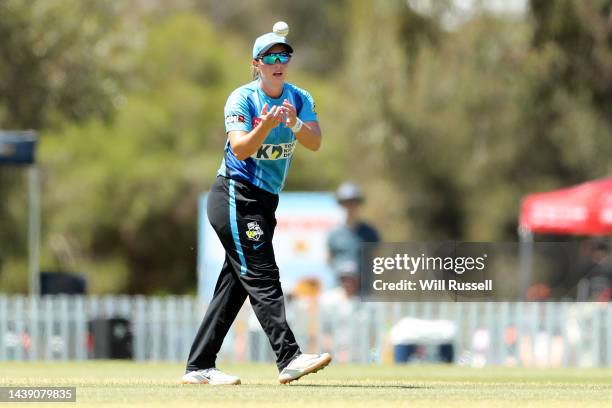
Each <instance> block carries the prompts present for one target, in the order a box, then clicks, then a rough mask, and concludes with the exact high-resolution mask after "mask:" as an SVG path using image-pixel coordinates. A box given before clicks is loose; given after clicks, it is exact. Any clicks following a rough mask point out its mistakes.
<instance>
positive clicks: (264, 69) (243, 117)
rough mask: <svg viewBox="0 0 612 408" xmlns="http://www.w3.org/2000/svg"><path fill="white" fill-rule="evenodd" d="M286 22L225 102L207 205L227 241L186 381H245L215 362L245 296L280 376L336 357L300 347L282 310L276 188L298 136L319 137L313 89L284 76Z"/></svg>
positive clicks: (257, 51) (260, 41)
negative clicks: (220, 150) (221, 144)
mask: <svg viewBox="0 0 612 408" xmlns="http://www.w3.org/2000/svg"><path fill="white" fill-rule="evenodd" d="M278 24H281V23H277V25H275V27H277V26H278ZM282 25H284V28H285V30H283V31H282V32H280V33H279V32H278V31H277V32H271V33H267V34H264V35H262V36H260V37H258V38H257V39H256V41H255V44H254V46H253V60H252V72H253V76H254V81H253V82H250V83H248V84H246V85H244V86H241V87H240V88H238V89H236V90H235V91H234V92H232V93H231V95H230V96H229V98H228V100H227V103H226V105H225V128H226V132H227V142H226V144H225V153H224V158H223V161H222V163H221V168H220V169H219V172H218V174H217V179H216V181H215V183H214V184H213V186H212V189H211V192H210V194H209V195H208V208H207V212H208V218H209V221H210V223H211V224H212V226H213V228H214V230H215V232H216V233H217V235H218V236H219V239H220V240H221V243H222V244H223V247H224V249H225V262H224V264H223V268H222V269H221V273H220V274H219V278H218V280H217V284H216V286H215V291H214V295H213V299H212V301H211V302H210V305H209V306H208V309H207V310H206V314H205V316H204V319H203V321H202V324H201V326H200V328H199V330H198V332H197V334H196V337H195V340H194V342H193V345H192V346H191V351H190V353H189V358H188V361H187V369H186V373H185V375H184V376H183V383H187V384H240V378H238V377H236V376H233V375H229V374H226V373H223V372H222V371H220V370H218V369H217V368H216V367H215V360H216V357H217V353H218V352H219V349H220V348H221V344H222V342H223V339H224V337H225V335H226V334H227V332H228V330H229V328H230V326H231V324H232V322H233V321H234V319H235V317H236V315H237V314H238V311H239V310H240V308H241V307H242V304H243V303H244V301H245V299H246V298H247V297H248V298H249V300H250V302H251V306H252V307H253V310H254V311H255V314H256V316H257V318H258V319H259V322H260V323H261V326H262V327H263V329H264V331H265V333H266V335H267V336H268V339H269V340H270V344H271V346H272V349H273V350H274V353H275V354H276V364H277V366H278V370H279V372H280V374H279V377H278V379H279V381H280V382H281V383H282V384H286V383H289V382H291V381H293V380H297V379H298V378H300V377H302V376H304V375H306V374H310V373H313V372H316V371H318V370H320V369H321V368H323V367H325V366H327V365H328V364H329V363H330V361H331V356H330V355H329V354H327V353H325V354H302V352H301V351H300V348H299V346H298V344H297V343H296V340H295V337H294V335H293V332H292V331H291V329H290V328H289V325H288V324H287V320H286V318H285V306H284V297H283V292H282V289H281V284H280V280H279V270H278V267H277V265H276V261H275V259H274V249H273V248H272V236H273V235H274V228H275V226H276V218H275V215H274V213H275V211H276V207H277V205H278V194H279V192H280V191H281V190H282V188H283V185H284V184H285V179H286V177H287V172H288V170H289V166H290V164H291V159H292V156H293V151H294V150H295V147H296V141H297V142H299V143H300V144H301V145H302V146H304V147H306V148H307V149H309V150H312V151H317V150H318V149H319V147H320V145H321V130H320V128H319V124H318V122H317V114H316V113H315V110H314V101H313V99H312V97H311V96H310V94H309V93H308V92H306V91H305V90H303V89H300V88H298V87H297V86H295V85H293V84H290V83H288V82H286V81H285V78H286V76H287V70H288V68H289V62H290V61H291V55H292V53H293V48H292V47H291V46H290V45H289V44H288V43H287V39H286V34H287V31H288V27H287V26H286V24H284V23H283V24H282Z"/></svg>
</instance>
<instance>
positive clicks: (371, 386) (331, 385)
mask: <svg viewBox="0 0 612 408" xmlns="http://www.w3.org/2000/svg"><path fill="white" fill-rule="evenodd" d="M287 386H288V387H305V388H306V387H316V388H381V389H409V390H429V389H433V388H434V387H425V386H421V385H391V384H389V385H384V384H377V385H365V384H289V385H287Z"/></svg>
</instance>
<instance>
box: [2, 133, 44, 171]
mask: <svg viewBox="0 0 612 408" xmlns="http://www.w3.org/2000/svg"><path fill="white" fill-rule="evenodd" d="M35 148H36V133H35V132H34V131H31V130H27V131H0V165H1V164H34V160H35V159H34V153H35Z"/></svg>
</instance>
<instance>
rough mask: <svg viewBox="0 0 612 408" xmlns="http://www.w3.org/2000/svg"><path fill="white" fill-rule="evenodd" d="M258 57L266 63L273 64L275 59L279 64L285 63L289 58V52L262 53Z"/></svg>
mask: <svg viewBox="0 0 612 408" xmlns="http://www.w3.org/2000/svg"><path fill="white" fill-rule="evenodd" d="M259 59H260V60H261V61H262V62H263V63H264V64H266V65H274V64H276V61H277V60H278V62H280V63H281V64H286V63H288V62H289V60H290V59H291V54H288V53H286V52H273V53H270V54H266V55H263V56H261V57H260V58H259Z"/></svg>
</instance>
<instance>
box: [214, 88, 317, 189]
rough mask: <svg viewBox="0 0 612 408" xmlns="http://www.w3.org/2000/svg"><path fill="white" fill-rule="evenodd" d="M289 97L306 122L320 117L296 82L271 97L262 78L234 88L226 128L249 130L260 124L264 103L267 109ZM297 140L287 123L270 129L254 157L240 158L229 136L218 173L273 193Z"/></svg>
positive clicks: (281, 183) (282, 178)
mask: <svg viewBox="0 0 612 408" xmlns="http://www.w3.org/2000/svg"><path fill="white" fill-rule="evenodd" d="M285 99H287V100H288V101H289V102H290V103H291V104H292V105H293V106H295V109H296V111H297V116H298V118H300V119H301V120H302V121H303V122H310V121H316V120H317V114H316V113H315V109H314V101H313V99H312V96H310V94H309V93H308V92H307V91H305V90H303V89H301V88H298V87H297V86H295V85H293V84H290V83H287V82H286V83H285V85H284V87H283V93H282V95H281V96H280V97H278V98H271V97H269V96H268V95H266V93H265V92H264V91H263V90H262V89H261V88H260V86H259V80H255V81H253V82H251V83H248V84H246V85H243V86H241V87H240V88H238V89H236V90H235V91H234V92H232V93H231V94H230V96H229V98H228V99H227V103H226V104H225V131H226V132H230V131H232V130H243V131H245V132H250V131H251V130H253V128H254V127H255V126H257V125H258V124H259V122H260V121H261V119H260V118H259V114H260V113H261V109H262V108H263V106H264V104H266V103H267V104H268V111H269V110H270V109H271V108H272V106H274V105H282V104H283V100H285ZM296 143H297V140H296V138H295V135H294V134H293V132H292V131H291V129H289V128H288V127H287V126H285V124H284V123H281V124H280V125H278V126H277V127H275V128H274V129H272V130H271V131H270V133H269V134H268V136H267V137H266V139H265V140H264V141H263V144H262V145H261V147H260V148H259V149H258V150H257V152H256V153H254V154H253V155H252V156H251V157H249V158H247V159H245V160H242V161H241V160H238V159H237V158H236V156H235V155H234V152H232V149H231V147H230V143H229V137H228V139H227V142H226V143H225V153H224V157H223V161H222V162H221V167H220V168H219V172H218V173H217V174H219V175H222V176H225V177H229V178H231V179H234V180H243V181H248V182H249V183H251V184H253V185H255V186H257V187H259V188H262V189H264V190H266V191H269V192H271V193H274V194H278V193H280V191H281V190H282V189H283V186H284V185H285V179H286V178H287V172H288V171H289V166H290V165H291V159H292V158H293V151H294V150H295V145H296Z"/></svg>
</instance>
